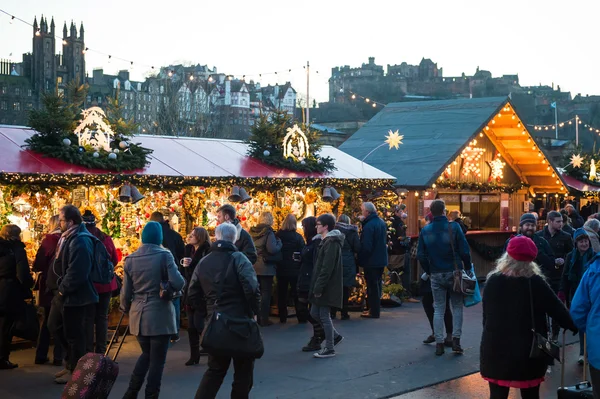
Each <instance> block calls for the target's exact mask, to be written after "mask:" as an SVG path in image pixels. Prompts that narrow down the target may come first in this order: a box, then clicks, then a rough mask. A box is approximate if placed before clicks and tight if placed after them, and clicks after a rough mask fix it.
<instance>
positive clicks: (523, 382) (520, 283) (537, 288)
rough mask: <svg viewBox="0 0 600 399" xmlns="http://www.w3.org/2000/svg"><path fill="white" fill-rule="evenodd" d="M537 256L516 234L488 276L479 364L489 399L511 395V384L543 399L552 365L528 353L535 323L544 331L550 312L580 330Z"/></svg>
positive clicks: (533, 247)
mask: <svg viewBox="0 0 600 399" xmlns="http://www.w3.org/2000/svg"><path fill="white" fill-rule="evenodd" d="M536 256H537V247H536V245H535V244H534V243H533V241H532V240H531V239H530V238H528V237H525V236H516V237H513V238H512V239H511V240H510V241H509V243H508V247H507V250H506V253H505V254H504V255H502V257H501V258H500V259H498V261H497V263H496V268H495V269H494V270H493V271H492V272H491V273H490V274H489V275H488V277H487V282H486V285H485V289H484V291H483V335H482V339H481V350H480V362H481V375H482V377H483V379H485V380H486V381H488V382H489V385H490V399H500V398H502V399H504V398H508V394H509V390H510V388H519V389H520V390H521V397H522V398H524V399H532V398H539V397H540V396H539V391H540V384H541V383H542V381H544V376H545V375H546V369H547V368H548V363H547V362H546V361H545V360H541V359H531V358H530V357H529V353H530V351H531V343H532V341H533V332H532V331H531V329H532V325H534V326H535V331H536V332H538V333H540V334H542V335H546V334H547V324H546V315H549V316H550V317H552V318H553V319H554V318H555V319H556V320H557V321H558V323H559V324H560V326H561V327H562V328H564V329H567V330H571V331H573V332H577V327H575V324H574V323H573V320H572V319H571V316H570V315H569V312H568V310H567V309H566V308H565V306H564V305H563V303H562V302H561V301H560V300H559V299H558V297H557V296H556V295H555V294H554V292H553V291H552V289H551V288H550V286H549V285H548V283H547V282H546V280H545V278H544V277H543V274H542V272H541V271H540V268H539V267H538V265H537V264H536V263H535V262H534V259H535V258H536ZM531 301H532V303H533V312H532V310H531V307H530V305H529V304H530V303H531Z"/></svg>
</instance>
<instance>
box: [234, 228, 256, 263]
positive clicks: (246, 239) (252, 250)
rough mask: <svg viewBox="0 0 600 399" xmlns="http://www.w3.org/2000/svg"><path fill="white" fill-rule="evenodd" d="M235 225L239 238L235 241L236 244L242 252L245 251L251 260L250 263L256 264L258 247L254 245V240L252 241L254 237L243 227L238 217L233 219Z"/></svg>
mask: <svg viewBox="0 0 600 399" xmlns="http://www.w3.org/2000/svg"><path fill="white" fill-rule="evenodd" d="M233 225H234V226H235V228H236V229H237V239H236V241H235V246H236V247H237V249H238V250H239V251H240V252H243V253H244V255H246V258H248V260H249V261H250V263H252V264H255V263H256V260H257V259H258V256H257V255H256V247H255V246H254V241H252V237H251V236H250V234H249V233H248V232H247V231H246V230H244V229H243V228H242V225H241V224H240V221H239V220H237V219H234V220H233Z"/></svg>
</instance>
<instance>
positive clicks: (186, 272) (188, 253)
mask: <svg viewBox="0 0 600 399" xmlns="http://www.w3.org/2000/svg"><path fill="white" fill-rule="evenodd" d="M209 252H210V243H209V242H204V244H202V246H200V247H198V249H196V248H195V247H194V246H193V245H191V244H188V245H186V246H185V251H184V258H192V263H190V265H189V266H188V267H182V269H183V278H184V279H185V283H186V284H185V288H184V290H183V298H182V303H183V304H184V305H185V306H188V307H191V308H193V309H194V310H199V311H200V312H202V313H203V314H204V315H206V303H205V302H203V303H198V304H196V306H190V304H189V303H188V292H189V288H190V281H192V276H193V274H194V270H196V266H198V263H200V261H201V260H202V258H204V257H205V256H206V255H208V253H209Z"/></svg>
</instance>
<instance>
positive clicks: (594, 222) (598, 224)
mask: <svg viewBox="0 0 600 399" xmlns="http://www.w3.org/2000/svg"><path fill="white" fill-rule="evenodd" d="M583 227H589V228H590V229H592V230H594V231H595V232H598V230H600V220H598V219H596V218H594V219H588V220H587V222H585V224H584V225H583Z"/></svg>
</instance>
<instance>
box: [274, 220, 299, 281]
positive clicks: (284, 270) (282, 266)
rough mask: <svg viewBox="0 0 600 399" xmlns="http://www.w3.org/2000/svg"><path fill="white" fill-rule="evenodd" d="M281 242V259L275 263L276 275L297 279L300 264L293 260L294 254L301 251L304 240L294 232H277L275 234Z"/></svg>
mask: <svg viewBox="0 0 600 399" xmlns="http://www.w3.org/2000/svg"><path fill="white" fill-rule="evenodd" d="M275 235H276V237H277V238H279V239H280V240H281V254H282V256H283V259H282V260H281V261H280V262H278V263H277V275H278V276H281V277H298V273H299V272H300V262H299V261H295V260H294V252H300V251H302V248H304V238H302V236H301V235H300V234H298V232H296V231H289V230H279V231H278V232H277V234H275Z"/></svg>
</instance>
